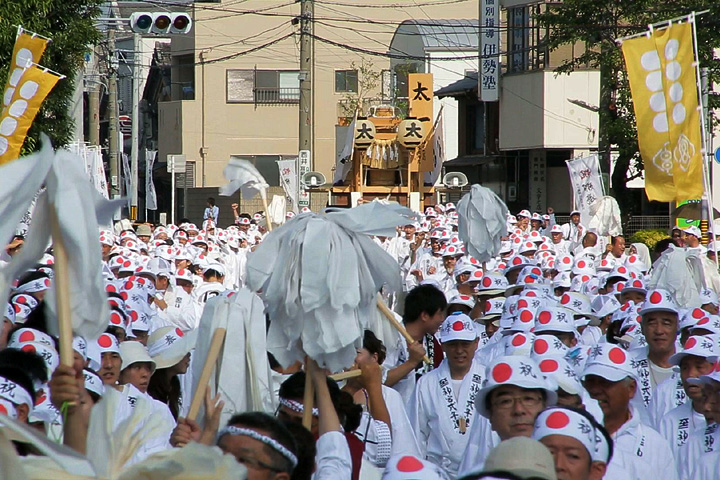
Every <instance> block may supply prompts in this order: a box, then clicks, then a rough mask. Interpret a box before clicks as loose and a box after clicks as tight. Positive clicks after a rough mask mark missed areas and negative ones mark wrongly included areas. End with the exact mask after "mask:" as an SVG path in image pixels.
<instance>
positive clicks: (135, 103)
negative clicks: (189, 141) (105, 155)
mask: <svg viewBox="0 0 720 480" xmlns="http://www.w3.org/2000/svg"><path fill="white" fill-rule="evenodd" d="M140 40H141V37H140V34H139V33H137V32H135V33H133V69H132V71H133V82H132V87H133V91H132V129H131V133H130V136H131V137H132V147H131V148H132V150H131V151H130V172H131V173H130V175H131V178H132V195H131V198H130V220H137V219H138V180H139V178H138V153H139V149H140V139H139V138H138V137H139V135H140V108H139V103H140V64H141V62H142V58H141V56H140Z"/></svg>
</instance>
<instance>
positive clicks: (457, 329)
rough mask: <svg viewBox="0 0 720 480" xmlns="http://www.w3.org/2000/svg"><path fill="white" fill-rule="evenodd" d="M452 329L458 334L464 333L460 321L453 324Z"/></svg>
mask: <svg viewBox="0 0 720 480" xmlns="http://www.w3.org/2000/svg"><path fill="white" fill-rule="evenodd" d="M452 329H453V330H455V331H456V332H460V331H462V329H463V323H462V322H460V321H457V322H453V324H452Z"/></svg>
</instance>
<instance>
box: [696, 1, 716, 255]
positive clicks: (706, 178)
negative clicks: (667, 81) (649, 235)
mask: <svg viewBox="0 0 720 480" xmlns="http://www.w3.org/2000/svg"><path fill="white" fill-rule="evenodd" d="M695 17H696V14H695V12H692V13H690V15H689V16H688V22H689V23H690V24H691V28H692V34H693V50H694V53H695V84H696V87H697V95H698V114H699V115H700V138H701V139H702V140H701V141H702V148H701V152H702V167H703V168H702V171H703V184H704V187H705V196H706V198H707V204H708V219H709V220H710V231H711V232H712V249H713V251H714V252H715V268H716V269H717V268H720V263H718V262H719V260H718V252H717V247H716V246H715V216H714V212H713V210H714V208H715V207H714V205H713V197H712V191H711V189H710V172H709V171H708V162H707V157H708V153H709V152H708V138H707V125H706V119H705V105H704V103H703V92H702V78H701V77H700V55H699V52H698V41H697V24H696V22H695Z"/></svg>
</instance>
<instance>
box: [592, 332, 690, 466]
mask: <svg viewBox="0 0 720 480" xmlns="http://www.w3.org/2000/svg"><path fill="white" fill-rule="evenodd" d="M631 361H632V360H631V357H630V355H629V354H628V353H627V352H626V351H624V350H623V349H622V348H620V347H618V346H615V345H612V344H608V343H605V344H598V345H596V346H594V347H592V348H591V349H590V353H589V354H588V360H587V363H586V364H585V369H584V370H583V374H582V381H583V385H584V387H585V388H586V390H587V391H588V393H589V394H590V396H591V397H592V398H594V399H595V400H597V401H598V403H599V404H600V408H601V409H602V411H603V415H604V424H605V425H604V426H605V428H606V429H607V431H608V433H610V435H611V436H612V438H613V440H614V442H615V453H614V457H613V459H612V461H611V463H615V464H617V465H618V466H620V467H622V468H624V469H625V470H627V471H628V472H629V473H630V474H631V475H632V476H633V478H637V479H644V478H662V479H668V480H675V479H677V478H678V476H677V469H676V464H675V457H674V456H673V453H672V450H671V449H670V445H669V444H668V443H667V441H666V440H665V438H663V437H662V436H661V435H660V434H659V433H658V432H657V431H656V430H654V429H652V428H650V427H649V426H648V425H647V424H643V423H642V422H641V420H640V415H639V414H638V412H637V411H636V409H635V408H634V407H633V406H632V405H631V403H630V401H631V400H632V398H633V397H634V396H635V394H636V391H637V390H638V383H637V379H636V375H637V373H636V370H635V368H634V367H633V365H632V363H631Z"/></svg>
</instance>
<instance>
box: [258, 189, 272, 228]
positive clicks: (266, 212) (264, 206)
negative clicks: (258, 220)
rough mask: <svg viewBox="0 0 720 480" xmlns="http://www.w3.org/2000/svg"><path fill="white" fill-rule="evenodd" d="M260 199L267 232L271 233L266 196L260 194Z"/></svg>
mask: <svg viewBox="0 0 720 480" xmlns="http://www.w3.org/2000/svg"><path fill="white" fill-rule="evenodd" d="M260 198H262V202H263V208H264V209H265V223H267V229H268V232H272V219H271V218H270V212H269V211H268V203H267V194H265V193H261V194H260Z"/></svg>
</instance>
